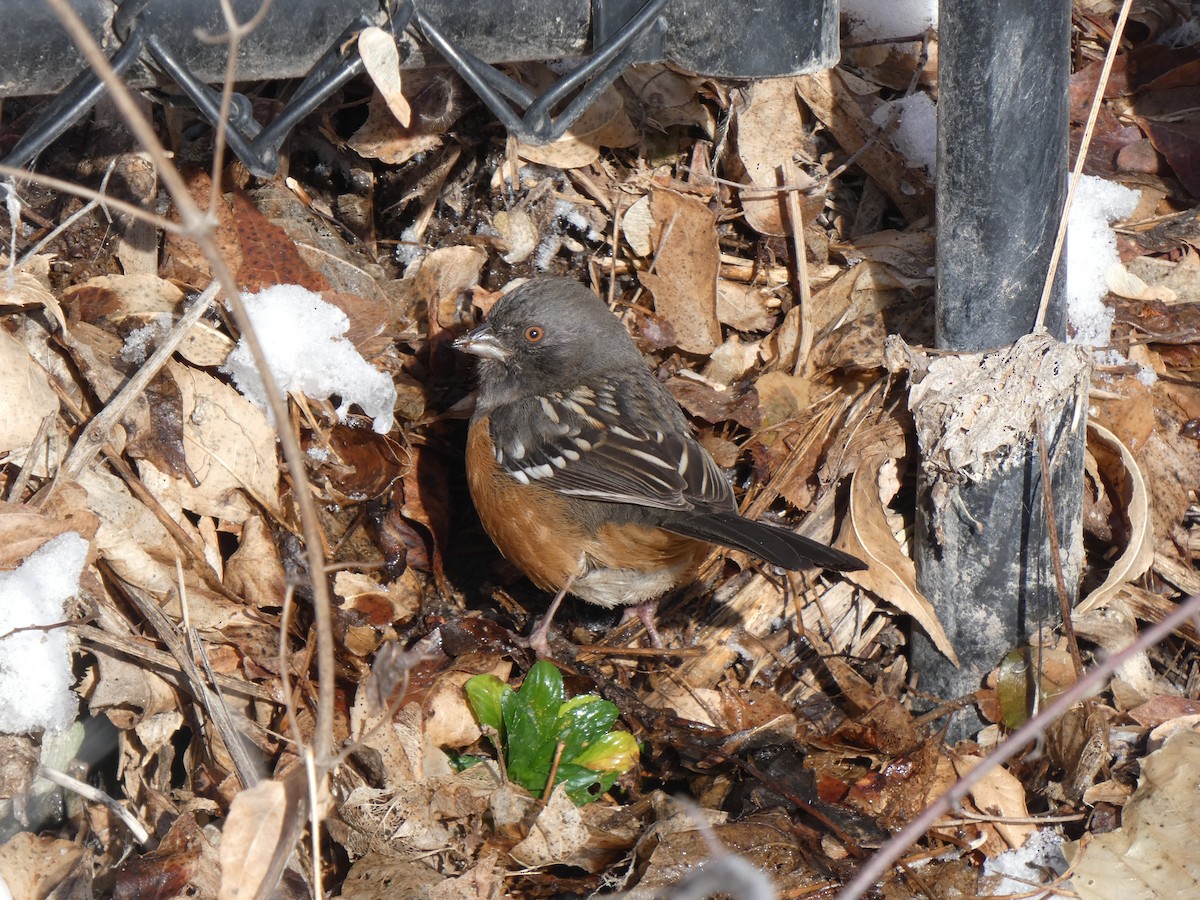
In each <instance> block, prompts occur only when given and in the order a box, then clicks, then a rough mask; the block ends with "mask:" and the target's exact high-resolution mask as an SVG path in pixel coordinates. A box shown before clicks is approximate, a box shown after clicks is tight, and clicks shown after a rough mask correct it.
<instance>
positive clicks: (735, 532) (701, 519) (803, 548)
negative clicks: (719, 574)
mask: <svg viewBox="0 0 1200 900" xmlns="http://www.w3.org/2000/svg"><path fill="white" fill-rule="evenodd" d="M661 527H663V528H665V529H666V530H667V531H673V532H675V533H676V534H682V535H684V536H685V537H691V538H699V539H700V540H702V541H708V542H710V543H713V544H721V545H723V546H725V547H733V548H734V549H737V550H745V551H746V552H747V553H751V554H753V555H754V556H757V557H760V558H761V559H764V560H766V561H767V562H769V563H773V564H774V565H777V566H783V568H785V569H806V568H808V567H809V566H819V567H821V568H823V569H835V570H837V571H838V572H857V571H859V570H860V569H865V568H866V567H867V564H866V563H864V562H863V561H862V560H861V559H859V558H858V557H856V556H851V555H850V554H849V553H843V552H842V551H841V550H835V549H834V548H833V547H827V546H825V545H824V544H822V543H820V542H819V541H814V540H813V539H812V538H806V537H804V536H803V535H799V534H795V533H794V532H791V531H788V530H787V529H785V528H779V527H778V526H775V525H768V524H767V523H766V522H755V521H754V520H753V519H746V518H743V517H742V516H739V515H738V514H737V513H733V512H715V513H708V514H706V515H695V514H692V515H690V516H688V517H686V518H685V517H683V516H679V517H678V518H669V519H668V520H667V521H665V522H663V523H662V526H661Z"/></svg>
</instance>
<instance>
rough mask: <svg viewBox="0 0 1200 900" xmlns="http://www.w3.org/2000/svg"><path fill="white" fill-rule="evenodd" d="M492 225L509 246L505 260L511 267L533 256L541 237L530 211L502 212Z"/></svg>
mask: <svg viewBox="0 0 1200 900" xmlns="http://www.w3.org/2000/svg"><path fill="white" fill-rule="evenodd" d="M492 225H493V226H494V227H495V229H496V231H498V232H499V233H500V237H501V238H503V239H504V242H505V243H506V244H507V245H508V250H507V252H505V253H504V255H503V257H502V258H503V260H504V261H505V262H506V263H508V264H509V265H513V264H515V263H520V262H525V260H527V259H529V257H531V256H533V251H534V250H536V249H537V246H538V242H539V241H540V240H541V235H540V234H538V230H537V226H536V225H534V224H533V219H532V217H531V216H530V215H529V211H528V210H525V209H514V210H511V211H509V210H501V211H500V212H498V213H496V215H495V216H493V217H492Z"/></svg>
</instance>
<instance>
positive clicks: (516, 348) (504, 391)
mask: <svg viewBox="0 0 1200 900" xmlns="http://www.w3.org/2000/svg"><path fill="white" fill-rule="evenodd" d="M454 346H455V347H457V348H458V349H459V350H462V351H464V352H466V353H471V354H474V355H475V356H478V357H479V359H480V362H479V408H480V409H481V410H483V411H487V410H489V409H491V408H493V407H495V406H497V405H500V404H502V403H509V402H512V401H513V400H516V399H519V398H522V397H527V396H533V395H537V394H547V393H550V392H551V391H554V390H557V389H560V388H563V387H570V386H573V385H576V384H578V383H579V382H580V380H581V379H582V378H586V376H587V375H589V374H591V373H594V372H604V371H610V370H613V369H617V370H625V371H628V370H629V369H630V367H636V368H640V369H645V367H646V363H645V360H643V359H642V356H641V354H640V353H638V350H637V347H636V346H635V345H634V343H633V340H632V339H631V338H630V337H629V333H628V332H626V331H625V326H624V325H622V324H621V322H620V320H618V319H617V318H616V316H614V315H613V314H612V312H611V311H609V308H608V306H607V305H605V303H604V302H603V301H602V300H601V299H600V298H599V297H597V296H596V295H595V294H593V293H592V292H591V291H589V290H588V289H587V288H585V287H584V286H583V285H581V284H580V283H579V282H577V281H574V280H572V279H570V278H538V279H535V280H533V281H530V282H528V283H526V284H523V285H522V286H521V287H519V288H517V289H516V290H514V291H512V292H511V293H509V294H507V295H505V296H504V297H502V298H500V300H498V301H497V302H496V305H495V306H493V307H492V310H491V312H490V313H489V314H488V317H487V321H486V322H484V323H483V324H482V325H480V326H479V327H478V328H476V329H474V330H473V331H471V332H469V333H468V334H465V335H463V336H462V337H460V338H459V339H458V340H456V341H455V342H454Z"/></svg>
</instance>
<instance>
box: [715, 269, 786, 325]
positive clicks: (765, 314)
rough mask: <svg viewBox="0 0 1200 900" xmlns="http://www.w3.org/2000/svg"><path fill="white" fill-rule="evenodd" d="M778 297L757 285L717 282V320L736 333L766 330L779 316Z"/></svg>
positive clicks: (723, 280) (726, 281) (722, 280)
mask: <svg viewBox="0 0 1200 900" xmlns="http://www.w3.org/2000/svg"><path fill="white" fill-rule="evenodd" d="M779 306H780V304H779V298H778V297H775V296H773V295H771V294H768V293H767V292H766V291H763V290H761V289H760V288H759V287H758V286H757V285H753V284H740V283H738V282H736V281H729V280H727V279H725V278H722V279H721V280H720V281H718V282H717V321H719V322H720V323H721V324H722V325H728V326H729V327H730V328H736V329H737V330H738V331H767V330H769V329H770V328H771V327H772V326H773V325H774V324H775V317H776V316H777V315H778V314H779Z"/></svg>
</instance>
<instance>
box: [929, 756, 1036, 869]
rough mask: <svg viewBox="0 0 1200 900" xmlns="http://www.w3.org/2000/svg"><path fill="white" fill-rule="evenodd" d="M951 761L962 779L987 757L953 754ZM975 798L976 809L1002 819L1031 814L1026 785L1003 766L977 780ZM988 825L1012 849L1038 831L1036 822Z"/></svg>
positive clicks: (1021, 817) (972, 794) (974, 791)
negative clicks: (1026, 795) (1026, 803)
mask: <svg viewBox="0 0 1200 900" xmlns="http://www.w3.org/2000/svg"><path fill="white" fill-rule="evenodd" d="M950 761H951V762H952V763H953V764H954V771H955V772H957V773H958V776H959V777H960V778H962V777H964V776H966V775H967V774H968V773H969V772H970V771H971V770H972V769H974V768H975V767H976V766H978V765H979V764H980V763H982V762H983V758H982V757H981V756H969V755H966V754H959V753H955V754H953V755H951V757H950ZM971 800H972V801H973V802H974V803H975V807H976V809H978V810H979V811H980V812H981V813H984V814H985V815H989V816H996V817H998V818H1002V819H1023V818H1027V817H1028V816H1029V807H1028V806H1026V805H1025V785H1023V784H1022V783H1021V780H1020V779H1019V778H1017V777H1016V776H1015V775H1013V774H1012V772H1010V771H1008V769H1005V768H1004V767H1003V766H992V767H991V768H990V769H989V770H988V773H987V774H986V775H984V776H983V778H982V780H980V781H978V782H976V783H975V785H974V787H972V788H971ZM988 827H989V828H995V830H996V833H997V834H999V835H1000V837H1002V838H1003V839H1004V842H1005V843H1006V844H1007V845H1008V849H1012V850H1015V849H1016V848H1018V847H1020V846H1022V845H1023V844H1024V843H1025V841H1026V840H1027V839H1028V838H1029V836H1030V835H1031V834H1033V833H1034V832H1036V831H1037V827H1036V826H1035V825H1021V824H1018V825H1013V824H1008V823H1005V822H996V823H994V824H989V825H988ZM996 849H997V850H1001V849H1003V848H1002V847H1001V848H996ZM989 855H991V854H990V853H989Z"/></svg>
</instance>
